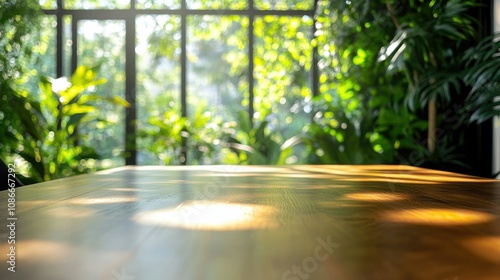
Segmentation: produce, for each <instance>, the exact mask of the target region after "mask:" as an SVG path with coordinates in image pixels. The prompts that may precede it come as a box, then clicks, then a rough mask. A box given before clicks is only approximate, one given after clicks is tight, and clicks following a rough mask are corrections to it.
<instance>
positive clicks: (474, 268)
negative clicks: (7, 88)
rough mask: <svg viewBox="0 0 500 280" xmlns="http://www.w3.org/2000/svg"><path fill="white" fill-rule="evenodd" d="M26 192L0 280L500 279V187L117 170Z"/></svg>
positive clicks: (430, 178) (351, 171)
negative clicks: (12, 266) (12, 261)
mask: <svg viewBox="0 0 500 280" xmlns="http://www.w3.org/2000/svg"><path fill="white" fill-rule="evenodd" d="M7 197H8V192H7V191H3V192H0V201H1V202H2V206H1V207H3V208H4V209H2V210H1V211H0V213H1V214H0V218H1V221H2V223H3V224H8V222H9V221H8V220H7V219H8V217H9V216H8V214H7V213H8V212H7ZM16 199H17V201H16V212H15V217H16V218H17V220H16V221H15V225H16V228H15V240H16V243H15V246H16V248H15V249H16V250H15V253H16V255H15V256H16V267H15V269H16V272H15V273H12V272H10V271H8V270H7V268H8V267H9V266H10V265H9V264H8V263H7V261H8V256H7V254H8V253H9V251H10V250H9V249H10V248H9V246H10V245H8V244H7V243H6V240H8V237H9V236H10V234H11V233H10V231H9V230H8V227H6V226H5V225H2V226H1V228H0V234H1V236H0V237H1V240H2V243H1V247H0V252H1V256H0V258H1V270H0V279H23V280H28V279H29V280H31V279H50V280H57V279H64V280H66V279H71V280H73V279H86V280H87V279H90V280H94V279H97V280H99V279H102V280H110V279H113V280H126V279H128V280H131V279H136V280H148V279H168V280H170V279H174V280H184V279H186V280H187V279H194V280H199V279H213V280H226V279H227V280H239V279H256V280H257V279H258V280H272V279H276V280H286V279H288V280H303V279H332V280H341V279H384V280H386V279H426V280H427V279H435V280H438V279H439V280H444V279H448V280H466V279H472V280H480V279H500V183H499V182H498V181H494V180H486V179H480V178H475V177H469V176H465V175H460V174H452V173H446V172H440V171H433V170H426V169H421V168H414V167H407V166H383V165H375V166H374V165H372V166H326V165H322V166H305V165H302V166H284V167H277V166H273V167H270V166H267V167H265V166H187V167H181V166H178V167H121V168H116V169H111V170H108V171H102V172H97V173H95V174H88V175H80V176H75V177H71V178H66V179H61V180H55V181H51V182H45V183H40V184H36V185H30V186H26V187H22V188H19V189H17V191H16Z"/></svg>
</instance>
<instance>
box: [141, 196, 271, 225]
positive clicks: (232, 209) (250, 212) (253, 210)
mask: <svg viewBox="0 0 500 280" xmlns="http://www.w3.org/2000/svg"><path fill="white" fill-rule="evenodd" d="M275 213H276V210H275V209H274V208H273V207H270V206H264V205H255V204H238V203H225V202H215V203H214V202H210V201H188V202H184V203H182V204H181V205H179V206H178V207H175V208H165V209H159V210H153V211H148V212H143V213H140V214H138V215H136V216H135V217H134V220H135V221H136V222H138V223H142V224H149V225H160V226H167V227H177V228H185V229H202V230H245V229H256V228H272V227H275V226H276V224H275V222H274V218H273V217H274V215H275Z"/></svg>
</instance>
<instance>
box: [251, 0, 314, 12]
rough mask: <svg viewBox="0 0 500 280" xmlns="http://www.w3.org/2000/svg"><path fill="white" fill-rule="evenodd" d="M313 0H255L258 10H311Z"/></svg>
mask: <svg viewBox="0 0 500 280" xmlns="http://www.w3.org/2000/svg"><path fill="white" fill-rule="evenodd" d="M314 1H315V0H308V1H303V0H255V8H256V9H259V10H312V9H314Z"/></svg>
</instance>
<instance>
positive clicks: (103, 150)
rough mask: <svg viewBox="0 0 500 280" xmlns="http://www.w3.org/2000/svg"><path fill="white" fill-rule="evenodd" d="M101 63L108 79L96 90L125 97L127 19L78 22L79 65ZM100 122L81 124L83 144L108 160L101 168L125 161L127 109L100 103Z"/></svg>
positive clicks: (118, 164)
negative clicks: (123, 155) (123, 154)
mask: <svg viewBox="0 0 500 280" xmlns="http://www.w3.org/2000/svg"><path fill="white" fill-rule="evenodd" d="M99 63H101V64H102V65H101V68H100V71H99V74H98V76H99V77H102V78H105V79H106V80H107V82H106V83H105V84H104V85H99V86H97V88H96V91H95V93H96V94H98V95H100V96H102V97H112V96H120V97H122V98H125V22H124V21H118V20H100V21H98V20H82V21H79V22H78V64H79V65H86V66H95V65H97V64H99ZM96 106H97V108H98V110H97V112H96V113H95V115H94V116H95V118H97V119H96V120H97V121H94V122H91V123H89V124H86V125H82V126H79V127H78V129H79V132H80V134H81V135H84V136H85V137H84V138H83V139H82V141H81V143H80V144H83V145H87V146H90V147H93V148H95V150H96V151H98V153H100V155H101V157H102V158H103V159H104V160H101V161H99V162H98V166H97V167H102V168H109V167H114V166H120V165H123V164H124V159H123V157H121V155H122V153H123V151H124V148H125V144H124V135H125V108H123V107H119V106H117V105H112V104H110V103H108V102H97V105H96Z"/></svg>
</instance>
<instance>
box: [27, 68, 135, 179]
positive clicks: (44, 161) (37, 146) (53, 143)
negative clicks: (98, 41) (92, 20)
mask: <svg viewBox="0 0 500 280" xmlns="http://www.w3.org/2000/svg"><path fill="white" fill-rule="evenodd" d="M98 68H99V67H98V66H96V67H86V66H79V67H78V68H77V69H76V70H75V72H74V73H73V75H72V76H71V78H70V79H69V80H68V79H67V78H65V77H62V78H59V79H53V78H50V77H41V82H40V87H41V92H40V100H39V101H35V100H31V101H30V103H28V105H27V108H28V109H29V110H30V112H31V117H32V119H36V120H37V122H36V126H35V127H34V128H33V129H34V130H33V131H31V132H30V135H29V136H28V135H26V136H27V137H25V138H24V139H23V145H22V149H20V151H19V155H20V156H21V157H22V158H23V159H24V160H25V161H27V162H28V163H29V164H30V165H31V174H30V178H27V179H28V182H32V181H40V180H51V179H56V178H61V177H64V176H69V175H73V174H78V173H82V172H86V171H89V170H95V166H93V165H92V164H91V162H92V160H94V159H96V158H99V153H98V152H97V151H96V150H95V149H94V148H93V147H91V146H85V145H82V144H81V143H80V142H81V141H82V140H83V139H84V137H85V135H81V134H80V133H79V132H78V126H80V125H83V124H85V123H90V122H100V123H107V122H108V121H107V120H103V119H97V118H95V113H96V112H97V109H96V107H95V104H96V102H109V103H112V104H115V105H118V106H129V104H128V103H127V102H126V101H125V100H123V99H122V98H120V97H117V96H114V97H102V96H100V95H98V94H96V93H95V88H96V86H98V85H101V84H103V83H105V82H106V80H104V79H102V78H99V77H98V76H97V72H98Z"/></svg>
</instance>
